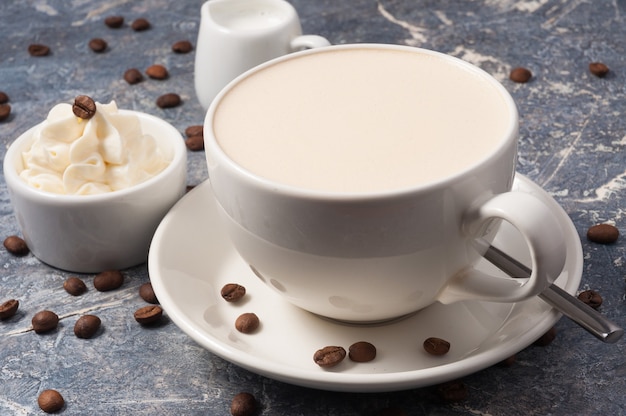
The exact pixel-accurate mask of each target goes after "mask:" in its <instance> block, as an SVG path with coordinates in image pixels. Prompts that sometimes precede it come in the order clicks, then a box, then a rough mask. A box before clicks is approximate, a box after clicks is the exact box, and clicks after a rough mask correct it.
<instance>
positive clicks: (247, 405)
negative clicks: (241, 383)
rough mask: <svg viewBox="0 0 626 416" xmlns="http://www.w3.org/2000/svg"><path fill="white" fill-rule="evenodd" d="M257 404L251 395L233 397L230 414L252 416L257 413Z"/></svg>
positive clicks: (240, 394) (241, 394)
mask: <svg viewBox="0 0 626 416" xmlns="http://www.w3.org/2000/svg"><path fill="white" fill-rule="evenodd" d="M256 410H257V402H256V399H255V397H254V396H253V395H252V394H251V393H246V392H243V393H239V394H237V395H235V397H233V401H232V402H231V403H230V414H231V415H232V416H252V415H254V414H255V413H256Z"/></svg>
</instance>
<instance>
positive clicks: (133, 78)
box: [124, 68, 143, 85]
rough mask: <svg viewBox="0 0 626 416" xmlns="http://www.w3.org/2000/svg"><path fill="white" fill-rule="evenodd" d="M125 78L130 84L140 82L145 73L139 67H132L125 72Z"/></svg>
mask: <svg viewBox="0 0 626 416" xmlns="http://www.w3.org/2000/svg"><path fill="white" fill-rule="evenodd" d="M124 80H125V81H126V82H128V83H129V84H130V85H133V84H138V83H140V82H141V81H143V75H142V74H141V72H140V71H139V70H138V69H137V68H130V69H127V70H126V72H124Z"/></svg>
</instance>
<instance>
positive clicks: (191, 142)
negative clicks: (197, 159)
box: [185, 136, 204, 152]
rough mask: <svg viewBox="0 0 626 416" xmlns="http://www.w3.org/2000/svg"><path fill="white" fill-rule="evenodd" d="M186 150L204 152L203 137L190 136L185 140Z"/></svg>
mask: <svg viewBox="0 0 626 416" xmlns="http://www.w3.org/2000/svg"><path fill="white" fill-rule="evenodd" d="M185 146H187V149H189V150H191V151H194V152H197V151H200V150H204V136H190V137H187V138H186V139H185Z"/></svg>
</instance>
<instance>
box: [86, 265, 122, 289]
mask: <svg viewBox="0 0 626 416" xmlns="http://www.w3.org/2000/svg"><path fill="white" fill-rule="evenodd" d="M123 283H124V276H123V275H122V273H120V272H119V271H118V270H107V271H104V272H101V273H98V274H97V275H96V277H94V279H93V285H94V287H95V288H96V289H97V290H99V291H100V292H108V291H109V290H114V289H117V288H119V287H120V286H122V284H123Z"/></svg>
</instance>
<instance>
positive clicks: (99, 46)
mask: <svg viewBox="0 0 626 416" xmlns="http://www.w3.org/2000/svg"><path fill="white" fill-rule="evenodd" d="M107 46H108V44H107V42H106V41H105V40H104V39H100V38H94V39H91V40H90V41H89V48H90V49H91V50H92V51H94V52H96V53H101V52H104V51H105V50H106V48H107Z"/></svg>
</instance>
